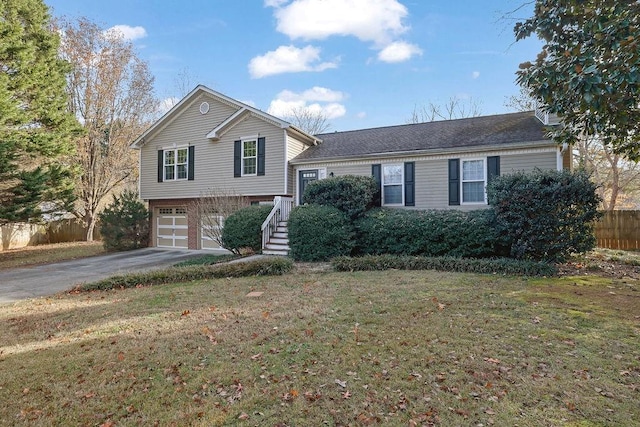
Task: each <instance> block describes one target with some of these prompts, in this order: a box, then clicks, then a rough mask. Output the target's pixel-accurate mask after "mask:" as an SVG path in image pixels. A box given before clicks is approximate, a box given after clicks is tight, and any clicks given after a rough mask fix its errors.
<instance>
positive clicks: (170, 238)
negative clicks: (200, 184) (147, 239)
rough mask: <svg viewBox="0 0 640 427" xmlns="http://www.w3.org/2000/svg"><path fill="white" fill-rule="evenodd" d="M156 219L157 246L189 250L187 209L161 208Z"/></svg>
mask: <svg viewBox="0 0 640 427" xmlns="http://www.w3.org/2000/svg"><path fill="white" fill-rule="evenodd" d="M156 218H157V220H156V246H158V247H159V248H185V249H186V248H188V228H189V226H188V224H187V208H159V209H158V215H157V216H156Z"/></svg>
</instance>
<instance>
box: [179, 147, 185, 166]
mask: <svg viewBox="0 0 640 427" xmlns="http://www.w3.org/2000/svg"><path fill="white" fill-rule="evenodd" d="M178 163H187V149H186V148H183V149H180V150H178Z"/></svg>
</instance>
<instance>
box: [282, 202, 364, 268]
mask: <svg viewBox="0 0 640 427" xmlns="http://www.w3.org/2000/svg"><path fill="white" fill-rule="evenodd" d="M288 228H289V247H290V248H291V252H290V255H291V256H292V257H293V258H294V259H295V260H296V261H326V260H329V259H331V258H333V257H336V256H341V255H350V254H351V250H352V249H353V246H354V243H355V242H354V233H353V229H352V226H351V224H350V221H349V219H348V217H347V216H346V214H344V213H343V212H342V211H340V210H339V209H338V208H335V207H332V206H320V205H303V206H297V207H295V208H294V209H293V210H292V211H291V214H290V215H289V223H288Z"/></svg>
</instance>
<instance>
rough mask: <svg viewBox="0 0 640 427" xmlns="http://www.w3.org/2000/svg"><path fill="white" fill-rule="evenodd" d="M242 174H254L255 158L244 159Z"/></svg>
mask: <svg viewBox="0 0 640 427" xmlns="http://www.w3.org/2000/svg"><path fill="white" fill-rule="evenodd" d="M243 163H244V169H243V172H242V174H243V175H254V174H255V173H256V159H255V157H254V158H252V159H244V161H243Z"/></svg>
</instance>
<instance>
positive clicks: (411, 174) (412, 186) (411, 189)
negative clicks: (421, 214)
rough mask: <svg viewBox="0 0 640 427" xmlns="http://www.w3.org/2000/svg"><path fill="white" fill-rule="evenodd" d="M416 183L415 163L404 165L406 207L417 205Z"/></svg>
mask: <svg viewBox="0 0 640 427" xmlns="http://www.w3.org/2000/svg"><path fill="white" fill-rule="evenodd" d="M415 196H416V183H415V163H414V162H406V163H405V164H404V205H405V206H415V205H416V199H415Z"/></svg>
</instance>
